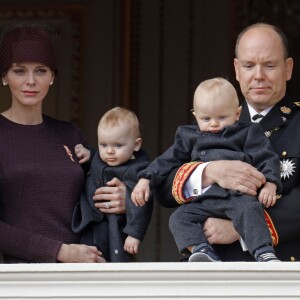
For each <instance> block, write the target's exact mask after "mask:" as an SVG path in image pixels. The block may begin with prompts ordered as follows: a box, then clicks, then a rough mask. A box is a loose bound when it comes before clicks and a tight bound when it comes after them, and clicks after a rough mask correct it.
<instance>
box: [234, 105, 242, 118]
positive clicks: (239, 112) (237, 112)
mask: <svg viewBox="0 0 300 300" xmlns="http://www.w3.org/2000/svg"><path fill="white" fill-rule="evenodd" d="M241 112H242V107H241V106H239V107H238V109H237V111H236V118H235V120H236V121H238V120H239V119H240V115H241Z"/></svg>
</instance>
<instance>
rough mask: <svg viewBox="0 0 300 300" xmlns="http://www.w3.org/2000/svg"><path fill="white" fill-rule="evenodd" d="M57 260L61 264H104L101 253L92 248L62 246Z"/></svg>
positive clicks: (77, 245) (72, 245) (76, 245)
mask: <svg viewBox="0 0 300 300" xmlns="http://www.w3.org/2000/svg"><path fill="white" fill-rule="evenodd" d="M57 260H58V261H60V262H63V263H105V262H106V261H105V259H104V258H103V257H102V253H101V252H100V251H99V250H98V249H97V248H96V247H94V246H87V245H80V244H62V245H61V247H60V249H59V251H58V253H57Z"/></svg>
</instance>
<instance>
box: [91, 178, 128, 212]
mask: <svg viewBox="0 0 300 300" xmlns="http://www.w3.org/2000/svg"><path fill="white" fill-rule="evenodd" d="M125 197H126V186H125V184H124V183H123V182H122V181H120V180H119V179H118V178H113V179H112V180H111V181H109V182H107V185H106V186H103V187H100V188H98V189H97V190H96V191H95V195H94V197H93V200H94V201H95V207H97V208H98V209H99V210H100V211H101V212H103V213H109V214H123V213H125V210H126V209H125ZM98 201H100V202H98Z"/></svg>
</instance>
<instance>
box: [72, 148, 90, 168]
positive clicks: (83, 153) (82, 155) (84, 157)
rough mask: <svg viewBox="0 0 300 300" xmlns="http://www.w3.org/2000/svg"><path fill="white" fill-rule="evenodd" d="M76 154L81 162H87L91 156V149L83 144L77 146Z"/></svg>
mask: <svg viewBox="0 0 300 300" xmlns="http://www.w3.org/2000/svg"><path fill="white" fill-rule="evenodd" d="M75 154H76V156H77V157H78V158H79V163H80V164H83V163H85V162H87V161H88V160H89V159H90V157H91V151H90V150H89V149H87V148H85V147H84V146H83V145H82V144H78V145H76V146H75Z"/></svg>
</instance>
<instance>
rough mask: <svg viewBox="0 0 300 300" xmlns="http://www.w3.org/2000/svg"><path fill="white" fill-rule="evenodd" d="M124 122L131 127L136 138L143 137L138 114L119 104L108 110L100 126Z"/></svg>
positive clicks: (105, 126)
mask: <svg viewBox="0 0 300 300" xmlns="http://www.w3.org/2000/svg"><path fill="white" fill-rule="evenodd" d="M123 122H124V123H126V124H127V125H128V126H129V127H130V129H131V132H132V134H133V135H134V136H135V137H136V138H139V137H141V130H140V124H139V120H138V118H137V116H136V114H135V113H134V112H133V111H131V110H129V109H127V108H123V107H119V106H117V107H114V108H112V109H110V110H109V111H107V112H106V113H105V114H104V115H103V116H102V118H101V119H100V121H99V124H98V127H102V128H107V127H114V126H117V125H120V123H123Z"/></svg>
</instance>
